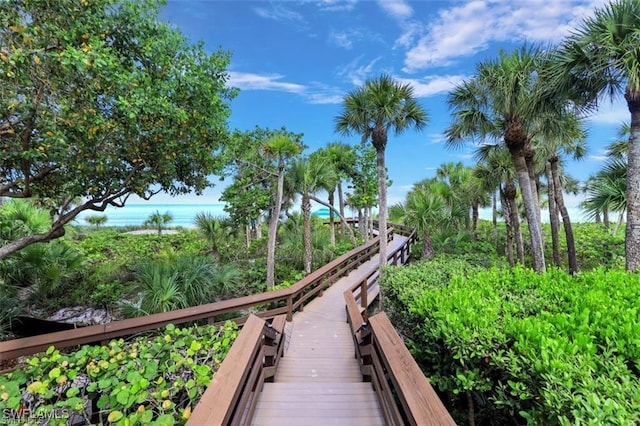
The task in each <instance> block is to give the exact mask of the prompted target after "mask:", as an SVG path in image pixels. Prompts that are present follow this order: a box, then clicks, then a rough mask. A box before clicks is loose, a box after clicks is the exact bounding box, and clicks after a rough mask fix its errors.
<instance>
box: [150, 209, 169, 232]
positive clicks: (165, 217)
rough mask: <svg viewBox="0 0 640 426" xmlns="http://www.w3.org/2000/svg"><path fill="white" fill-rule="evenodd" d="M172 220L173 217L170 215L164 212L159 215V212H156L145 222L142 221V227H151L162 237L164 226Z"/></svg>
mask: <svg viewBox="0 0 640 426" xmlns="http://www.w3.org/2000/svg"><path fill="white" fill-rule="evenodd" d="M172 220H173V216H171V213H169V212H165V213H160V211H158V210H156V212H155V213H153V214H152V215H151V216H149V218H148V219H147V220H145V221H144V223H143V226H151V227H153V228H156V229H157V230H158V235H162V230H163V229H164V226H165V225H166V224H168V223H170V222H171V221H172Z"/></svg>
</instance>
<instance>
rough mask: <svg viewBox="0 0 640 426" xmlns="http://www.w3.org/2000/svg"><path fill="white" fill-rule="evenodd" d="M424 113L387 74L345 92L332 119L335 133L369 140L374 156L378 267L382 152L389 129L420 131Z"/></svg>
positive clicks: (383, 242)
mask: <svg viewBox="0 0 640 426" xmlns="http://www.w3.org/2000/svg"><path fill="white" fill-rule="evenodd" d="M427 120H428V115H427V112H426V111H425V110H424V108H423V107H422V106H421V105H420V104H419V103H418V102H417V100H416V99H415V97H414V93H413V87H412V86H411V85H410V84H402V83H399V82H397V81H395V80H394V79H393V78H392V77H391V76H389V75H384V74H383V75H381V76H379V77H377V78H375V79H370V80H367V81H366V82H365V83H364V86H362V87H360V88H358V89H355V90H353V91H351V92H349V93H348V94H347V95H346V96H345V98H344V105H343V110H342V112H341V113H340V115H339V116H338V117H336V130H337V131H338V132H339V133H341V134H344V135H351V134H352V133H357V134H360V135H362V141H363V142H366V141H367V140H369V139H371V143H372V145H373V146H374V147H375V149H376V154H377V171H378V199H379V203H380V204H379V207H378V216H379V224H380V265H385V264H386V263H387V175H386V168H385V149H386V147H387V139H388V132H389V130H393V131H394V133H395V134H396V135H398V134H401V133H403V132H404V131H405V130H407V129H409V128H414V129H416V130H421V129H423V128H424V127H425V126H426V124H427Z"/></svg>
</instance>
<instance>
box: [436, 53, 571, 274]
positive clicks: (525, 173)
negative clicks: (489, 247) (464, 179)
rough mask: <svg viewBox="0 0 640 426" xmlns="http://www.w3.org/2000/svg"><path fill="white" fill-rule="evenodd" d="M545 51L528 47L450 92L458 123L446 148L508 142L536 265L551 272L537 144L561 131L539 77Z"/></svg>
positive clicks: (556, 112)
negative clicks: (488, 140)
mask: <svg viewBox="0 0 640 426" xmlns="http://www.w3.org/2000/svg"><path fill="white" fill-rule="evenodd" d="M541 63H542V52H541V51H540V50H539V49H531V48H528V47H526V46H525V47H523V48H521V49H519V50H517V51H514V52H513V53H512V54H510V55H508V54H506V53H505V52H503V51H501V52H500V55H499V57H498V59H497V60H493V61H485V62H482V63H480V64H479V65H478V67H477V73H476V75H475V76H474V77H473V78H471V79H470V80H467V81H465V82H463V83H462V84H461V85H459V86H457V87H456V88H455V89H454V90H453V92H451V93H450V94H449V99H448V103H449V106H450V108H451V109H452V111H453V123H452V124H451V125H450V126H449V128H448V129H447V130H446V134H447V144H448V145H449V146H457V145H459V144H461V143H463V142H465V140H467V139H472V140H473V139H474V138H478V139H479V140H481V141H484V140H485V139H486V138H491V139H494V140H496V141H498V142H500V143H504V145H505V146H506V148H507V149H508V150H509V154H510V155H511V158H512V161H513V164H514V166H515V172H516V176H517V178H518V183H519V185H520V191H521V194H522V199H523V203H524V207H525V212H526V217H527V221H528V223H529V236H530V239H531V248H532V254H533V264H534V265H533V266H534V269H535V270H536V271H538V272H543V271H544V270H545V269H546V265H545V258H544V247H543V243H542V226H541V221H540V208H539V204H538V197H537V188H536V182H535V179H532V177H534V175H535V172H534V170H533V167H532V164H531V162H532V159H533V154H534V153H535V150H534V148H533V143H532V142H533V140H534V138H535V137H536V136H537V135H540V134H544V133H546V132H556V133H560V130H558V129H559V125H558V123H557V120H556V119H557V116H558V115H559V114H561V112H562V111H561V110H560V108H559V107H557V105H556V104H553V103H551V102H548V99H547V97H545V96H544V95H545V94H546V92H545V91H544V90H543V89H544V86H543V85H542V83H541V81H540V79H539V78H538V73H539V71H540V69H541Z"/></svg>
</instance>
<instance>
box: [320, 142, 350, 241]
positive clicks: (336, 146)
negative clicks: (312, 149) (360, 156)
mask: <svg viewBox="0 0 640 426" xmlns="http://www.w3.org/2000/svg"><path fill="white" fill-rule="evenodd" d="M319 152H321V154H320V155H322V156H324V157H325V158H326V159H327V162H328V165H327V166H329V167H332V168H333V170H334V176H335V179H330V180H328V181H327V185H326V188H325V189H326V190H327V193H328V195H329V204H331V205H332V206H333V203H334V198H335V192H336V191H337V192H338V208H339V211H340V214H341V215H342V216H344V193H343V190H342V181H343V180H344V179H345V178H347V177H348V176H349V175H350V174H352V173H353V169H354V167H355V162H356V153H355V151H354V150H353V148H351V147H350V146H349V145H347V144H344V143H341V142H331V143H329V144H327V146H326V147H325V148H323V149H322V150H320V151H319ZM334 216H335V213H334V210H333V209H329V223H330V225H331V244H332V245H334V246H335V242H336V237H335V230H334V227H333V223H334V220H335V218H334ZM341 230H342V232H343V233H344V225H342V226H341Z"/></svg>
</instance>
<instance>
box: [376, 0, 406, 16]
mask: <svg viewBox="0 0 640 426" xmlns="http://www.w3.org/2000/svg"><path fill="white" fill-rule="evenodd" d="M378 5H379V6H380V7H381V8H382V9H383V10H384V11H385V12H387V13H388V14H390V15H391V16H393V17H394V18H396V19H399V20H405V19H408V18H410V17H411V16H412V15H413V9H412V8H411V6H409V4H408V3H407V2H405V1H404V0H378Z"/></svg>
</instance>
